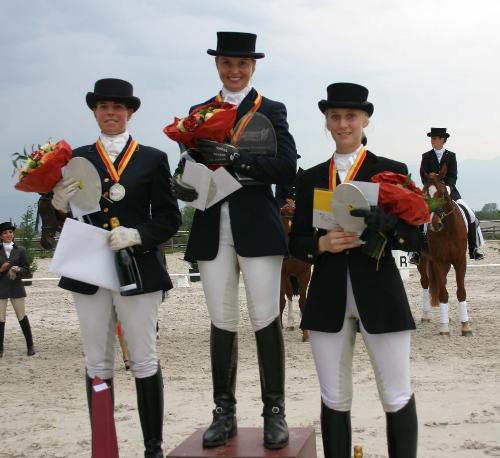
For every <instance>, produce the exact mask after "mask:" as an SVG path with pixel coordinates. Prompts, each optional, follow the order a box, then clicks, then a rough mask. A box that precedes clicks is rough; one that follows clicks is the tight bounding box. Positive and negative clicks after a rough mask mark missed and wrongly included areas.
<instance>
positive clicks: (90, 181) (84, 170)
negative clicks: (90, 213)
mask: <svg viewBox="0 0 500 458" xmlns="http://www.w3.org/2000/svg"><path fill="white" fill-rule="evenodd" d="M63 176H64V178H74V179H75V180H76V181H78V187H79V188H80V189H79V191H78V192H77V193H76V194H75V195H74V196H73V197H72V198H71V203H72V204H74V205H76V206H77V207H79V208H81V209H82V210H94V209H95V207H96V206H98V205H99V200H100V199H101V192H102V189H101V179H100V178H99V173H98V172H97V170H96V168H95V167H94V165H93V164H92V162H90V161H89V160H87V159H85V158H84V157H74V158H73V159H71V160H70V161H69V162H68V164H67V165H66V166H65V167H64V170H63Z"/></svg>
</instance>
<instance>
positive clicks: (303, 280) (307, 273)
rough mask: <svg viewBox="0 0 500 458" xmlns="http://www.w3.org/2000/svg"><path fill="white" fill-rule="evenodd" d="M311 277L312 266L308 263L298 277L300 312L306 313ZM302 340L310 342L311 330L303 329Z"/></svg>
mask: <svg viewBox="0 0 500 458" xmlns="http://www.w3.org/2000/svg"><path fill="white" fill-rule="evenodd" d="M310 279H311V267H310V266H309V265H306V266H305V267H304V270H303V271H302V272H301V274H300V276H299V277H298V280H299V294H300V295H299V308H300V314H301V315H304V307H305V305H306V299H307V287H308V286H309V280H310ZM302 342H309V331H308V330H307V329H304V330H303V331H302Z"/></svg>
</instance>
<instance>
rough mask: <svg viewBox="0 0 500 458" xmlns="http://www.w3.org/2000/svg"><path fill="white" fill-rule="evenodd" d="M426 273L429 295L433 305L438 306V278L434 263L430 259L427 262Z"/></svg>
mask: <svg viewBox="0 0 500 458" xmlns="http://www.w3.org/2000/svg"><path fill="white" fill-rule="evenodd" d="M427 275H428V276H429V297H430V301H431V305H432V306H433V307H438V306H439V278H438V274H437V272H436V268H435V267H434V263H433V262H432V261H430V262H429V263H428V264H427Z"/></svg>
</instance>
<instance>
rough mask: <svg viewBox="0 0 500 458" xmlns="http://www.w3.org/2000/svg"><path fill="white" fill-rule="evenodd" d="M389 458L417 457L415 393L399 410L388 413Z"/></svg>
mask: <svg viewBox="0 0 500 458" xmlns="http://www.w3.org/2000/svg"><path fill="white" fill-rule="evenodd" d="M385 417H386V420H387V447H388V450H389V458H416V457H417V438H418V422H417V408H416V405H415V395H412V397H411V398H410V400H409V401H408V403H407V404H406V405H405V406H404V407H403V408H402V409H401V410H398V411H397V412H393V413H386V414H385Z"/></svg>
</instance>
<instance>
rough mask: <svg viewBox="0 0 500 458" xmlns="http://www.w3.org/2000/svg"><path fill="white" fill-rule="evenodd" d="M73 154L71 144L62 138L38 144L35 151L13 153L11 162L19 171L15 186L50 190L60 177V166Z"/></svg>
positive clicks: (39, 191) (35, 190) (32, 189)
mask: <svg viewBox="0 0 500 458" xmlns="http://www.w3.org/2000/svg"><path fill="white" fill-rule="evenodd" d="M72 156H73V152H72V150H71V146H69V144H68V143H66V141H64V140H60V141H58V142H57V143H51V142H49V143H47V144H45V145H43V146H39V147H38V149H37V150H36V151H33V152H32V153H31V154H27V153H26V150H25V151H24V154H19V153H15V154H13V157H14V159H13V161H12V164H13V165H14V167H15V168H16V170H17V172H18V173H19V181H18V182H17V183H16V185H15V188H16V189H18V190H19V191H25V192H38V193H40V194H45V193H47V192H51V191H52V189H54V186H55V185H56V184H57V182H58V181H59V180H60V179H61V178H62V172H61V168H62V167H64V166H65V165H66V164H67V163H68V161H69V160H70V159H71V157H72Z"/></svg>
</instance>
